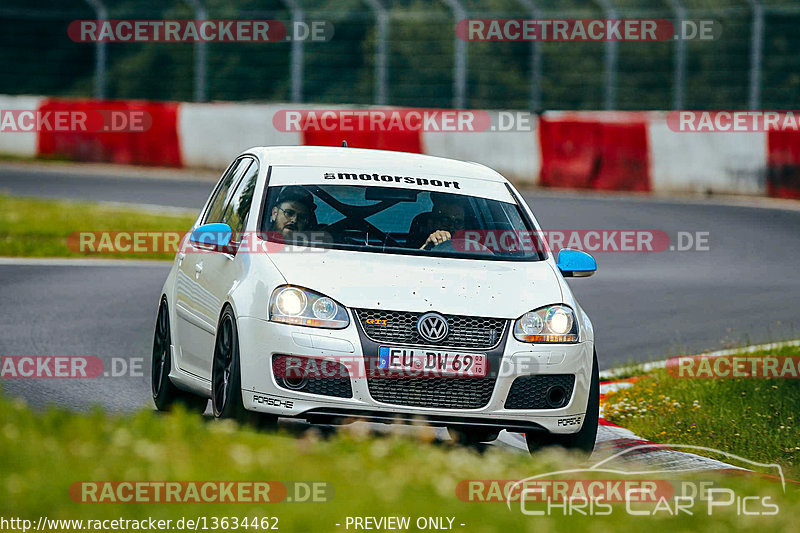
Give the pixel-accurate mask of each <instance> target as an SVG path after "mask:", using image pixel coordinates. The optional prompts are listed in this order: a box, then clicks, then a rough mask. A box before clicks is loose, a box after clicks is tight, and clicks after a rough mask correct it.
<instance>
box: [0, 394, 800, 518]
mask: <svg viewBox="0 0 800 533" xmlns="http://www.w3.org/2000/svg"><path fill="white" fill-rule="evenodd" d="M0 412H2V413H3V415H2V420H0V472H1V473H2V476H0V516H2V517H6V518H7V517H21V518H26V519H31V520H34V523H35V521H36V520H37V519H38V517H39V516H46V517H48V518H50V519H59V518H60V519H114V518H125V519H132V518H139V519H141V518H146V517H153V518H157V519H173V520H175V519H178V518H180V517H189V518H197V517H199V516H206V517H215V516H216V517H221V516H236V517H239V518H241V517H249V518H254V517H264V516H274V517H278V519H279V527H280V530H282V531H314V532H327V531H345V529H344V523H345V522H344V521H345V519H346V517H347V516H411V517H413V519H414V520H415V519H416V517H419V516H451V517H455V524H456V526H455V528H454V529H455V530H456V531H467V532H484V531H485V532H494V531H526V530H527V531H537V532H548V531H564V532H567V531H569V532H580V531H592V532H596V531H604V532H606V531H610V532H615V531H629V530H638V529H641V528H643V527H653V528H656V529H657V530H659V531H695V530H706V529H713V530H716V531H763V530H764V528H765V527H768V528H769V529H770V530H775V531H787V530H790V529H791V527H792V525H793V523H794V521H795V517H797V516H798V515H800V494H798V492H797V491H796V490H794V491H792V490H790V492H788V493H786V494H784V493H783V492H782V491H781V488H780V486H779V485H778V484H776V483H773V482H768V481H764V480H749V479H742V478H739V477H721V476H714V475H712V474H709V473H705V474H703V476H702V478H700V479H702V480H709V479H716V480H717V481H718V482H720V483H724V485H725V486H726V487H730V488H733V489H734V490H736V493H737V495H758V496H759V497H763V496H769V497H771V498H773V501H775V502H777V503H778V505H779V506H780V512H779V513H778V515H777V516H770V517H739V516H737V515H736V513H735V512H734V511H732V510H730V509H733V507H732V508H730V509H725V510H721V511H719V512H716V513H715V514H714V515H713V516H711V517H709V516H707V514H706V513H705V507H704V505H703V504H701V503H698V505H699V507H695V514H694V515H693V516H688V515H681V516H677V517H675V516H670V515H669V514H665V513H663V512H662V513H661V514H660V515H659V516H658V517H657V518H643V517H632V516H628V515H626V512H625V507H624V505H623V504H615V505H614V507H613V512H612V513H611V514H610V515H608V516H579V515H575V516H563V515H558V512H557V513H556V516H550V517H541V516H525V515H523V514H522V513H521V512H520V509H519V507H518V504H516V505H513V506H512V509H511V510H509V509H508V508H506V507H505V505H504V504H503V503H486V502H484V503H474V502H465V501H462V500H460V499H459V498H458V497H457V496H456V492H455V489H456V485H457V484H458V482H459V481H461V480H470V479H521V478H525V477H528V476H531V475H535V474H540V473H545V472H552V471H555V470H561V469H565V468H574V467H576V466H579V463H578V462H577V459H576V458H575V457H573V456H569V455H566V454H564V453H563V452H555V451H554V452H547V453H542V454H540V455H537V456H535V457H530V456H528V455H527V454H520V453H514V452H511V451H508V450H503V449H501V448H498V447H490V448H489V449H488V450H486V451H484V452H483V453H479V451H477V450H475V449H471V448H463V447H455V446H450V445H447V444H446V443H436V442H431V440H430V439H429V438H423V437H424V434H423V437H420V436H419V435H417V436H416V437H414V436H410V437H409V436H405V437H404V436H400V435H398V434H396V433H397V432H395V433H394V434H393V435H392V436H376V435H371V434H364V433H359V432H357V431H353V430H340V431H338V432H336V433H335V434H333V435H332V436H329V437H326V438H323V437H322V436H321V435H320V434H319V433H317V432H316V431H314V430H312V431H307V432H303V433H300V432H297V433H296V434H287V433H269V432H257V431H255V430H253V429H249V428H241V427H238V426H236V425H235V424H233V423H230V422H219V421H214V420H209V419H207V418H203V417H201V416H198V415H192V414H188V413H186V412H177V413H172V414H169V415H159V414H157V413H155V412H153V411H150V410H143V411H141V412H138V413H135V414H132V415H125V416H123V415H111V414H107V413H104V412H102V411H101V410H99V409H98V410H96V411H94V412H91V413H88V414H77V413H73V412H68V411H64V410H57V409H50V410H47V411H45V412H33V411H31V410H30V409H29V408H28V407H26V406H25V404H24V403H23V402H21V401H20V400H8V399H3V398H0ZM594 477H595V478H597V477H599V478H601V479H609V478H611V477H612V476H610V475H609V474H602V475H595V476H594ZM653 478H654V476H653V475H651V476H649V477H648V478H647V479H653ZM584 479H585V478H584ZM88 480H91V481H104V480H112V481H123V480H129V481H131V480H137V481H143V480H151V481H163V480H172V481H176V480H181V481H185V480H256V481H271V480H282V481H291V480H305V481H324V482H327V483H330V485H331V487H332V489H333V498H332V500H331V501H329V502H327V503H274V504H244V503H238V504H224V505H220V504H201V503H171V504H141V503H139V504H130V503H128V504H125V503H111V504H109V503H106V504H90V503H76V502H74V501H73V500H72V499H71V498H70V496H69V488H70V486H71V485H72V484H73V483H76V482H79V481H88ZM559 512H563V511H559ZM337 523H339V524H342V526H341V527H337V526H335V524H337ZM461 523H463V524H465V526H464V527H461V526H460V525H458V524H461ZM240 529H241V528H240ZM411 530H415V529H414V528H411ZM351 531H352V528H351Z"/></svg>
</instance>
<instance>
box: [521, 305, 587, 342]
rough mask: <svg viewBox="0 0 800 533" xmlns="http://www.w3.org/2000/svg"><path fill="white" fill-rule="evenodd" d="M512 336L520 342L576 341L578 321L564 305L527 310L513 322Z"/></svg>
mask: <svg viewBox="0 0 800 533" xmlns="http://www.w3.org/2000/svg"><path fill="white" fill-rule="evenodd" d="M514 338H516V339H517V340H518V341H522V342H578V321H577V320H576V319H575V312H574V311H573V310H572V309H570V308H569V307H567V306H566V305H551V306H548V307H542V308H541V309H537V310H536V311H529V312H527V313H525V314H524V315H522V316H521V317H519V318H518V319H517V321H516V322H514Z"/></svg>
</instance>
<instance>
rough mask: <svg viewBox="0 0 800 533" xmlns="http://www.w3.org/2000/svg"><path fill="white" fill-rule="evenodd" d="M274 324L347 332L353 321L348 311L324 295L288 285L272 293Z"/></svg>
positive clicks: (271, 309) (271, 311) (271, 303)
mask: <svg viewBox="0 0 800 533" xmlns="http://www.w3.org/2000/svg"><path fill="white" fill-rule="evenodd" d="M269 319H270V320H271V321H272V322H282V323H284V324H296V325H298V326H311V327H317V328H333V329H341V328H346V327H347V326H348V325H349V324H350V318H349V317H348V316H347V311H346V310H345V308H344V307H342V306H341V305H339V304H337V303H336V302H335V301H333V300H332V299H331V298H328V297H327V296H323V295H322V294H319V293H316V292H314V291H310V290H308V289H303V288H300V287H291V286H288V285H284V286H282V287H278V288H277V289H275V290H274V291H273V292H272V297H271V298H270V300H269Z"/></svg>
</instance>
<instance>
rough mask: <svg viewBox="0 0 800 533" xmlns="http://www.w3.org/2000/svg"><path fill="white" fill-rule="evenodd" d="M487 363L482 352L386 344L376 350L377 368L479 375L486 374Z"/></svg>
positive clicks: (426, 372)
mask: <svg viewBox="0 0 800 533" xmlns="http://www.w3.org/2000/svg"><path fill="white" fill-rule="evenodd" d="M487 367H488V365H487V361H486V355H485V354H477V353H460V352H444V351H440V350H423V349H420V348H392V347H389V346H381V347H380V349H379V351H378V368H379V369H384V370H402V371H404V372H406V373H412V374H425V375H429V374H433V375H447V376H462V377H475V378H482V377H484V376H486V371H487Z"/></svg>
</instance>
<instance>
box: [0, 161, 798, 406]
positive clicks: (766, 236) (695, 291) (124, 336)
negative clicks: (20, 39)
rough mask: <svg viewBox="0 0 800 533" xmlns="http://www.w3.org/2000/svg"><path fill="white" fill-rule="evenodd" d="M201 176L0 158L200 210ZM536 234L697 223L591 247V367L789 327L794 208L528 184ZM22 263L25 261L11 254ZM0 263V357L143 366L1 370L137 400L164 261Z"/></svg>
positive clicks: (106, 400) (52, 193) (63, 183)
mask: <svg viewBox="0 0 800 533" xmlns="http://www.w3.org/2000/svg"><path fill="white" fill-rule="evenodd" d="M211 188H212V184H211V183H209V182H208V181H207V180H206V181H197V182H194V181H186V180H159V179H153V178H141V179H140V178H130V177H126V178H117V177H114V176H113V175H108V176H104V175H91V176H88V175H87V176H80V177H71V176H67V175H63V174H59V173H58V172H57V171H52V172H40V171H24V170H19V169H13V170H7V169H3V168H2V167H0V191H3V192H10V193H12V194H18V195H36V196H47V197H63V198H73V199H91V200H104V201H116V202H133V203H140V204H155V205H166V206H175V207H186V208H199V207H200V205H201V204H202V203H203V202H204V201H205V198H206V196H207V195H208V193H209V191H210V189H211ZM526 197H527V200H528V201H529V202H530V204H531V206H532V208H533V210H534V212H535V213H536V214H537V217H538V218H539V221H540V223H541V224H542V226H543V227H544V228H545V229H548V230H567V229H576V230H630V229H635V230H660V231H665V232H667V234H669V236H670V238H671V242H673V243H676V242H677V241H676V239H677V232H679V231H683V232H692V233H694V232H708V244H709V246H708V248H709V249H708V250H707V251H684V252H679V251H664V252H659V253H646V252H627V253H620V252H617V253H596V254H594V255H595V257H596V258H597V262H598V273H597V275H595V276H594V277H592V278H589V279H578V280H574V281H571V282H570V284H571V286H572V287H573V289H574V291H575V293H576V295H577V297H578V298H579V300H580V302H581V304H582V305H583V307H584V308H585V309H586V310H587V312H588V313H589V314H590V316H591V317H592V320H593V322H594V326H595V335H596V340H597V350H598V356H599V359H600V365H601V368H608V367H611V366H615V365H616V364H619V363H624V362H627V361H629V360H636V361H643V360H650V359H659V358H663V357H665V356H668V355H672V354H675V353H678V352H688V353H693V352H697V351H700V350H707V349H718V348H723V347H727V346H731V345H736V344H742V343H755V342H769V341H778V340H784V339H790V338H797V337H800V323H798V321H797V309H798V296H800V277H799V276H798V275H797V273H798V268H797V265H798V264H800V232H798V231H797V230H798V228H800V210H781V209H769V208H760V207H744V206H734V205H721V204H716V203H713V202H712V201H708V202H705V201H704V202H698V201H692V202H689V203H679V202H675V201H661V200H652V199H648V198H633V197H597V196H581V195H575V194H570V195H564V194H558V193H540V192H530V193H528V194H527V195H526ZM22 263H24V262H22ZM62 263H63V264H58V263H56V264H38V263H36V262H33V264H17V263H16V262H8V261H5V262H0V294H2V297H0V302H2V311H0V328H1V330H2V335H1V336H0V355H4V356H5V355H94V356H98V357H101V358H103V359H110V358H124V359H126V360H130V359H131V358H139V359H141V360H142V361H143V376H142V377H138V378H135V377H134V378H114V377H108V378H98V379H93V380H69V383H68V384H67V383H64V382H63V381H61V380H56V379H51V380H47V379H40V380H24V379H20V380H13V379H6V380H3V383H2V387H3V390H4V393H6V394H8V395H11V396H21V397H24V398H25V399H26V400H27V401H28V402H29V403H31V404H33V405H36V406H44V405H47V404H50V403H56V404H59V405H62V406H67V407H70V408H76V409H86V408H88V407H89V406H90V405H92V404H94V403H99V404H102V405H104V406H106V407H108V408H110V409H113V410H121V411H126V410H129V409H134V408H137V407H140V406H144V405H148V404H149V398H148V393H149V391H148V388H149V384H148V377H147V376H148V372H149V357H150V349H151V342H152V334H153V333H152V332H153V322H154V320H155V313H156V304H157V301H158V297H159V291H160V289H161V286H162V284H163V281H164V279H165V277H166V274H167V271H168V269H169V264H168V263H163V264H153V263H151V262H146V263H133V262H130V261H128V262H122V263H120V264H113V265H108V264H106V265H101V266H86V265H85V264H69V263H68V262H62Z"/></svg>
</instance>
